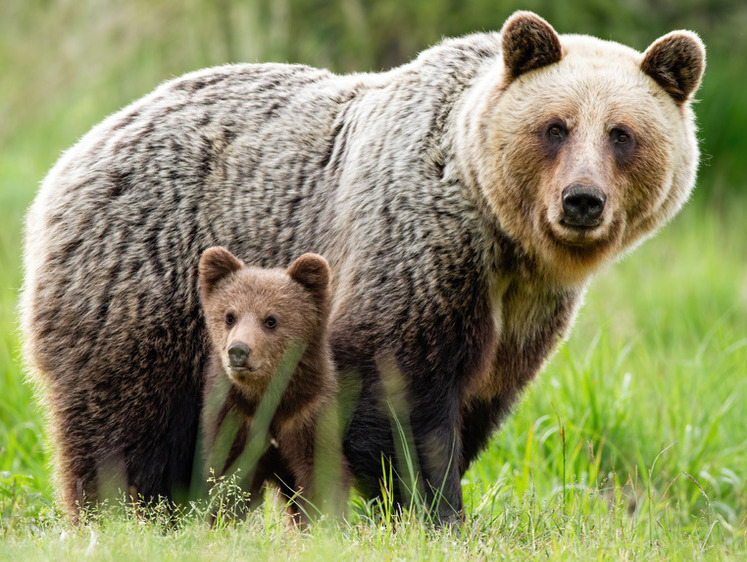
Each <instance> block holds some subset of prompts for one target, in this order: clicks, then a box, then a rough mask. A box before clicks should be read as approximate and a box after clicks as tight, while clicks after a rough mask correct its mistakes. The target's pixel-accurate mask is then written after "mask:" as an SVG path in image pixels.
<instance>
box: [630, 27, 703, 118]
mask: <svg viewBox="0 0 747 562" xmlns="http://www.w3.org/2000/svg"><path fill="white" fill-rule="evenodd" d="M641 70H642V71H643V72H645V73H646V74H648V75H649V76H650V77H651V78H653V79H654V80H656V82H657V83H658V84H659V86H661V87H662V88H664V89H665V90H666V91H667V93H668V94H669V95H670V96H672V97H673V98H674V101H676V102H677V104H678V105H681V104H682V103H683V102H685V100H687V98H689V97H690V95H691V94H692V93H693V92H695V90H697V89H698V86H700V79H701V78H702V77H703V71H704V70H705V46H704V45H703V42H702V41H701V40H700V37H698V36H697V35H695V33H692V32H690V31H672V32H671V33H667V34H666V35H665V36H664V37H660V38H659V39H657V40H656V41H654V42H653V43H652V44H651V46H650V47H649V48H648V49H646V52H645V53H643V62H642V63H641Z"/></svg>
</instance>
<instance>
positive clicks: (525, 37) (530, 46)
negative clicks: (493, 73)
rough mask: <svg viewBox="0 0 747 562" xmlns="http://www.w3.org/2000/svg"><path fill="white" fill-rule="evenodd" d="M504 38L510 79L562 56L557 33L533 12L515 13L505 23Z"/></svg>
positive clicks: (502, 30)
mask: <svg viewBox="0 0 747 562" xmlns="http://www.w3.org/2000/svg"><path fill="white" fill-rule="evenodd" d="M501 40H502V48H503V63H504V66H505V67H506V81H507V82H510V81H512V80H514V79H515V78H517V77H518V76H521V75H522V74H524V73H525V72H528V71H530V70H534V69H535V68H541V67H543V66H547V65H548V64H552V63H555V62H558V61H559V60H560V59H561V58H562V56H563V53H562V49H561V47H560V38H559V37H558V34H557V33H555V30H554V29H553V28H552V26H551V25H550V24H549V23H547V22H546V21H545V20H543V19H542V18H541V17H539V16H538V15H537V14H534V13H532V12H522V11H519V12H514V13H513V14H512V15H511V17H509V18H508V19H507V20H506V23H504V24H503V29H501Z"/></svg>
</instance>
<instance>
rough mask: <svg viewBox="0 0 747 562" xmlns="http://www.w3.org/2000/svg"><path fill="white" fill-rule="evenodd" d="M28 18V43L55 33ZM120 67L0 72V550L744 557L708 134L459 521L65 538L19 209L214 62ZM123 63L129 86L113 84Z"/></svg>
mask: <svg viewBox="0 0 747 562" xmlns="http://www.w3.org/2000/svg"><path fill="white" fill-rule="evenodd" d="M19 12H22V10H20V9H19ZM1 13H2V12H1V11H0V14H1ZM5 15H7V14H5ZM0 19H2V18H0ZM33 21H34V22H36V23H39V22H41V24H43V25H41V27H40V29H41V31H40V32H39V33H41V32H43V31H44V30H46V29H48V26H49V25H51V23H50V21H51V20H49V18H46V19H45V18H44V17H41V16H39V17H38V18H36V19H34V20H33ZM45 26H47V27H45ZM20 29H21V30H22V29H24V28H23V27H21V28H20ZM0 30H2V31H7V32H8V33H5V34H3V35H2V36H3V39H0V64H4V65H5V67H4V68H6V69H9V70H11V71H17V70H19V69H21V68H22V67H23V65H24V62H25V63H26V64H29V60H26V59H24V58H23V57H22V56H21V55H17V54H16V55H13V56H11V55H10V54H8V53H9V51H8V50H7V48H6V47H7V45H8V44H9V43H10V42H11V41H17V42H23V41H24V40H25V39H24V37H23V36H22V34H21V32H15V33H16V34H17V35H16V36H13V35H12V34H11V35H9V33H10V28H6V27H3V24H0ZM237 41H238V40H237ZM239 47H240V45H239ZM237 48H238V47H237ZM18 52H20V50H19V51H18ZM63 54H64V53H63ZM78 55H79V56H81V57H83V58H85V57H91V56H92V55H91V54H90V53H89V54H87V52H79V53H78ZM109 55H111V53H109ZM29 56H31V55H29ZM61 56H62V55H61ZM127 56H130V58H129V59H127V64H125V63H124V62H122V60H123V59H122V60H120V59H117V58H116V57H111V56H110V57H109V59H107V62H108V64H107V65H103V66H102V67H94V68H90V69H89V70H86V71H84V70H81V68H82V67H81V68H79V67H77V66H76V67H65V66H64V65H63V66H62V67H61V68H60V69H57V70H55V71H54V72H52V71H48V72H47V71H45V73H42V72H37V73H34V72H29V73H27V74H20V73H19V74H17V75H15V74H13V72H4V73H2V75H0V86H3V88H4V89H3V90H2V91H3V92H10V93H3V96H4V97H3V99H0V102H2V104H1V105H0V107H1V108H2V110H3V114H4V115H5V116H6V119H5V120H4V121H3V122H2V123H0V143H1V144H0V537H1V538H0V559H13V560H17V559H28V560H31V559H77V558H81V557H91V558H94V559H97V560H98V559H102V560H119V559H127V560H131V559H142V560H146V559H147V560H154V559H155V560H160V559H164V560H171V559H180V560H181V559H186V560H192V559H194V560H199V559H216V560H223V559H226V560H227V559H232V558H236V557H237V556H239V557H242V558H249V557H258V558H261V559H277V558H288V557H293V558H304V559H351V560H352V559H361V558H366V559H372V560H379V559H380V560H390V559H426V560H430V559H439V560H440V559H447V558H458V559H461V558H466V559H473V558H477V559H493V558H529V557H532V558H534V557H543V558H551V559H566V558H574V559H578V558H582V559H586V558H594V559H602V560H607V559H609V560H621V559H623V560H624V559H640V558H644V557H646V558H654V559H667V560H670V559H693V558H703V559H709V560H710V559H717V560H718V559H744V558H745V557H747V416H746V415H745V412H744V404H746V403H747V227H746V226H745V225H746V224H747V196H746V195H745V194H743V193H740V189H741V186H738V185H736V184H737V182H738V180H739V179H742V180H743V177H744V170H743V169H740V168H738V167H736V166H737V164H735V163H736V162H741V160H740V159H739V158H737V157H735V156H734V154H732V155H731V158H732V159H731V160H730V161H729V162H730V164H729V166H731V167H728V166H724V167H721V166H720V164H719V162H720V161H719V154H720V153H719V151H718V149H719V146H720V145H718V144H717V143H715V144H714V142H713V140H711V141H710V144H707V145H706V153H705V159H704V160H705V164H706V167H705V168H704V171H703V173H702V175H701V180H700V181H699V185H698V188H697V191H696V195H695V197H694V200H693V201H691V202H690V203H689V204H688V205H687V206H686V207H685V209H684V210H683V212H682V213H681V214H680V215H679V216H678V217H676V218H675V220H674V221H673V222H672V224H670V225H668V226H666V227H665V228H664V229H663V230H662V231H661V232H660V233H659V234H658V235H657V236H656V237H654V238H653V239H652V240H649V241H647V242H646V243H644V244H643V246H642V247H641V248H639V249H638V250H636V251H635V252H634V253H633V254H632V255H630V256H627V257H625V258H624V259H622V260H621V261H620V262H619V263H615V264H611V265H610V266H609V267H606V268H605V269H604V270H603V271H601V272H600V273H599V274H598V275H597V276H596V278H595V279H594V280H593V281H592V283H591V286H590V289H589V291H588V294H587V297H586V304H585V305H584V307H583V308H582V309H581V313H580V315H579V318H578V320H577V322H576V325H575V327H574V329H573V331H572V335H571V337H570V338H569V340H568V341H567V342H565V343H564V344H563V345H562V346H561V347H560V348H559V350H558V351H557V353H556V354H555V355H554V356H553V357H552V358H551V360H550V361H549V362H548V364H547V365H546V366H545V368H544V369H543V371H542V372H541V373H540V375H539V376H538V377H537V380H536V381H535V382H534V383H533V384H532V385H531V387H530V389H529V390H528V391H527V392H526V393H525V395H524V397H523V399H522V400H521V401H520V402H519V404H518V405H517V407H516V409H515V412H514V413H513V415H512V416H510V417H509V418H508V420H507V421H506V423H505V424H504V427H503V428H502V429H501V431H500V432H498V433H497V434H496V435H495V436H494V437H493V439H492V440H491V442H490V445H489V446H488V448H487V449H486V450H485V451H484V452H483V454H482V455H481V456H480V458H479V460H478V461H477V462H476V463H474V465H473V466H472V467H471V469H470V470H469V471H468V473H467V474H466V476H465V478H464V481H463V487H464V491H465V503H466V521H465V524H464V526H463V528H462V529H461V530H459V531H454V530H452V531H446V530H435V529H433V528H432V527H431V526H430V525H429V524H428V523H427V522H424V521H423V518H422V515H420V514H418V513H417V512H406V513H404V514H403V515H402V516H401V517H396V516H392V514H391V513H389V512H388V511H387V509H386V507H387V506H383V509H377V508H376V506H371V505H366V504H364V503H363V502H362V501H361V500H360V499H357V498H354V499H353V501H352V507H351V510H350V514H349V516H348V517H347V519H346V520H344V521H331V520H328V521H322V522H321V523H320V524H318V525H315V526H313V527H312V528H311V529H310V530H309V531H308V532H298V531H289V530H288V527H287V525H286V524H285V522H284V519H283V514H282V506H280V505H279V504H278V502H268V503H266V504H265V507H264V508H262V509H261V510H259V511H258V512H256V513H253V514H252V515H251V516H250V517H249V518H248V519H247V520H246V521H245V522H241V523H230V522H226V523H225V524H219V525H217V526H216V527H214V528H210V526H209V525H207V524H206V523H205V517H204V506H201V505H195V506H193V507H192V508H191V509H189V508H188V507H187V508H185V514H184V516H183V518H182V520H181V521H180V523H179V524H177V525H173V524H172V523H171V522H169V521H167V520H166V518H165V517H163V518H159V517H155V519H154V520H151V521H145V520H143V519H142V518H141V517H139V516H138V515H137V514H135V513H132V512H129V511H127V510H126V509H125V510H122V509H114V510H113V511H112V512H111V513H110V514H108V515H105V516H102V517H100V518H98V519H97V520H95V521H92V522H90V523H88V524H85V525H81V526H79V527H71V526H70V525H69V524H68V523H67V522H66V521H65V519H64V518H63V517H62V516H61V514H60V512H59V511H58V509H57V507H56V505H55V502H54V491H53V486H52V483H51V474H52V471H51V468H50V466H49V451H48V443H47V441H46V434H45V424H44V410H43V407H42V406H41V405H40V404H39V402H38V401H37V400H35V399H34V390H33V387H32V386H31V385H30V384H29V383H28V382H27V381H26V380H25V376H26V373H25V372H24V369H23V368H22V364H21V360H20V342H19V333H18V327H17V315H16V305H17V298H18V291H19V288H20V286H21V280H22V271H21V265H20V264H21V252H22V238H23V235H22V228H23V215H24V213H25V209H26V207H27V206H28V204H29V203H30V201H31V200H32V198H33V196H34V193H35V191H36V187H37V185H38V182H39V181H40V180H41V179H42V178H43V176H44V174H45V172H46V171H47V170H48V168H49V167H50V166H51V165H52V164H53V162H54V161H55V159H56V158H57V157H58V155H59V153H60V152H61V151H62V150H64V149H65V148H66V147H68V146H69V145H71V144H72V143H73V142H74V141H75V140H76V139H77V138H78V137H79V136H80V135H81V134H83V133H84V132H85V131H86V130H87V129H88V128H89V127H90V126H91V125H93V124H94V123H95V122H97V121H98V120H100V119H102V118H103V117H104V116H105V115H106V114H107V113H109V112H111V111H114V110H115V109H117V108H118V107H120V106H121V105H123V104H124V103H126V102H127V101H129V100H130V99H133V98H135V97H137V96H139V95H142V94H143V93H145V92H147V91H148V90H149V89H150V88H151V87H152V86H154V85H155V84H156V83H157V82H158V81H160V80H163V79H166V78H168V77H169V76H170V75H173V74H178V73H180V72H182V71H184V70H187V69H188V68H189V67H190V66H191V67H197V66H201V65H203V64H207V63H210V62H211V60H212V59H210V55H209V54H208V55H204V57H207V59H208V60H202V59H200V58H199V57H193V58H192V59H191V61H190V62H185V61H182V60H181V59H180V60H178V61H176V62H173V61H172V62H173V64H171V65H170V66H169V64H168V63H169V61H170V60H171V59H165V58H164V59H162V60H159V61H158V62H157V63H156V62H154V59H152V58H149V57H146V56H145V55H144V54H143V52H141V51H132V52H131V53H129V54H127ZM216 56H217V55H216ZM122 57H125V54H122ZM30 60H35V59H33V57H32V59H30ZM66 60H67V59H66ZM35 62H36V61H35ZM136 63H137V64H139V65H140V66H138V70H137V72H136V73H135V76H136V80H133V81H124V80H120V79H117V73H118V72H120V71H121V70H122V69H123V68H134V65H135V64H136ZM38 64H39V65H40V68H41V67H42V66H43V64H46V65H47V66H46V67H44V68H47V67H50V68H51V66H50V64H51V63H42V62H38ZM128 65H129V66H128ZM165 67H167V68H169V71H168V72H164V70H163V69H164V68H165ZM722 71H723V69H722ZM12 74H13V75H12ZM11 75H12V76H11ZM726 76H727V73H726V71H723V72H722V73H720V74H719V73H715V74H714V77H713V80H714V81H715V83H716V84H719V83H721V84H723V83H724V81H725V80H726ZM42 78H43V80H42ZM707 78H708V75H707ZM45 80H46V81H47V82H45ZM50 80H51V82H48V81H50ZM719 81H721V82H719ZM11 86H12V88H10V87H11ZM707 86H708V82H706V87H707ZM7 88H10V89H7ZM711 88H715V86H711ZM707 93H708V90H706V91H705V92H704V94H703V98H704V101H703V103H702V104H700V105H699V106H698V107H697V111H698V113H699V115H700V117H701V119H703V114H705V116H706V117H707V120H706V127H705V130H706V132H707V131H716V130H717V129H718V123H719V119H721V123H723V124H726V123H727V122H728V121H729V116H728V114H724V112H725V111H727V110H728V108H729V107H731V106H730V105H729V104H726V103H721V104H720V103H718V101H717V97H716V95H715V93H714V96H713V97H712V98H708V97H707V95H706V94H707ZM709 99H711V101H710V102H709ZM740 115H741V114H740ZM724 126H725V125H724ZM709 127H710V128H709ZM725 127H726V126H725ZM727 129H728V127H726V128H725V130H727ZM733 130H734V128H733V127H732V128H731V129H728V131H733ZM728 131H727V132H728ZM711 136H712V137H713V136H714V135H711ZM729 138H732V137H729V136H728V134H726V133H725V134H724V135H723V136H722V137H719V139H720V142H722V143H728V141H729ZM742 154H743V153H742ZM740 165H742V166H743V164H740ZM727 168H728V173H720V172H721V171H723V170H724V169H727Z"/></svg>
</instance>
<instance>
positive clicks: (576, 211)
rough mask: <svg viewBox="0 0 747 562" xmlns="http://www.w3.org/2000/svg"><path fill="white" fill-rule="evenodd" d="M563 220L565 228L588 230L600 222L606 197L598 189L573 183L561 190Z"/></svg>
mask: <svg viewBox="0 0 747 562" xmlns="http://www.w3.org/2000/svg"><path fill="white" fill-rule="evenodd" d="M562 200H563V218H562V219H561V222H562V223H563V224H564V225H565V226H577V227H578V226H580V227H584V228H590V227H595V226H599V224H600V223H601V222H602V221H601V217H602V212H604V204H605V202H606V201H607V197H606V196H605V195H604V193H603V192H602V190H600V189H599V188H598V187H595V186H591V185H584V184H580V183H574V184H571V185H569V186H568V187H566V188H565V189H564V190H563V194H562Z"/></svg>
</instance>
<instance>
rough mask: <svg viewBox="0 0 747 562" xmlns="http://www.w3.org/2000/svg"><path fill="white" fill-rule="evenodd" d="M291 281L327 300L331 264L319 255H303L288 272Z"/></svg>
mask: <svg viewBox="0 0 747 562" xmlns="http://www.w3.org/2000/svg"><path fill="white" fill-rule="evenodd" d="M287 273H288V275H289V276H290V278H291V279H293V280H294V281H296V282H297V283H300V284H301V285H303V286H304V287H306V288H307V289H308V290H309V291H311V292H312V293H313V294H314V296H315V297H317V298H326V296H327V290H328V287H329V277H330V273H329V264H328V263H327V260H325V259H324V258H323V257H322V256H320V255H319V254H312V253H308V254H303V255H302V256H301V257H300V258H298V259H297V260H296V261H294V262H293V263H292V264H291V266H290V267H289V268H288V271H287Z"/></svg>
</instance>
